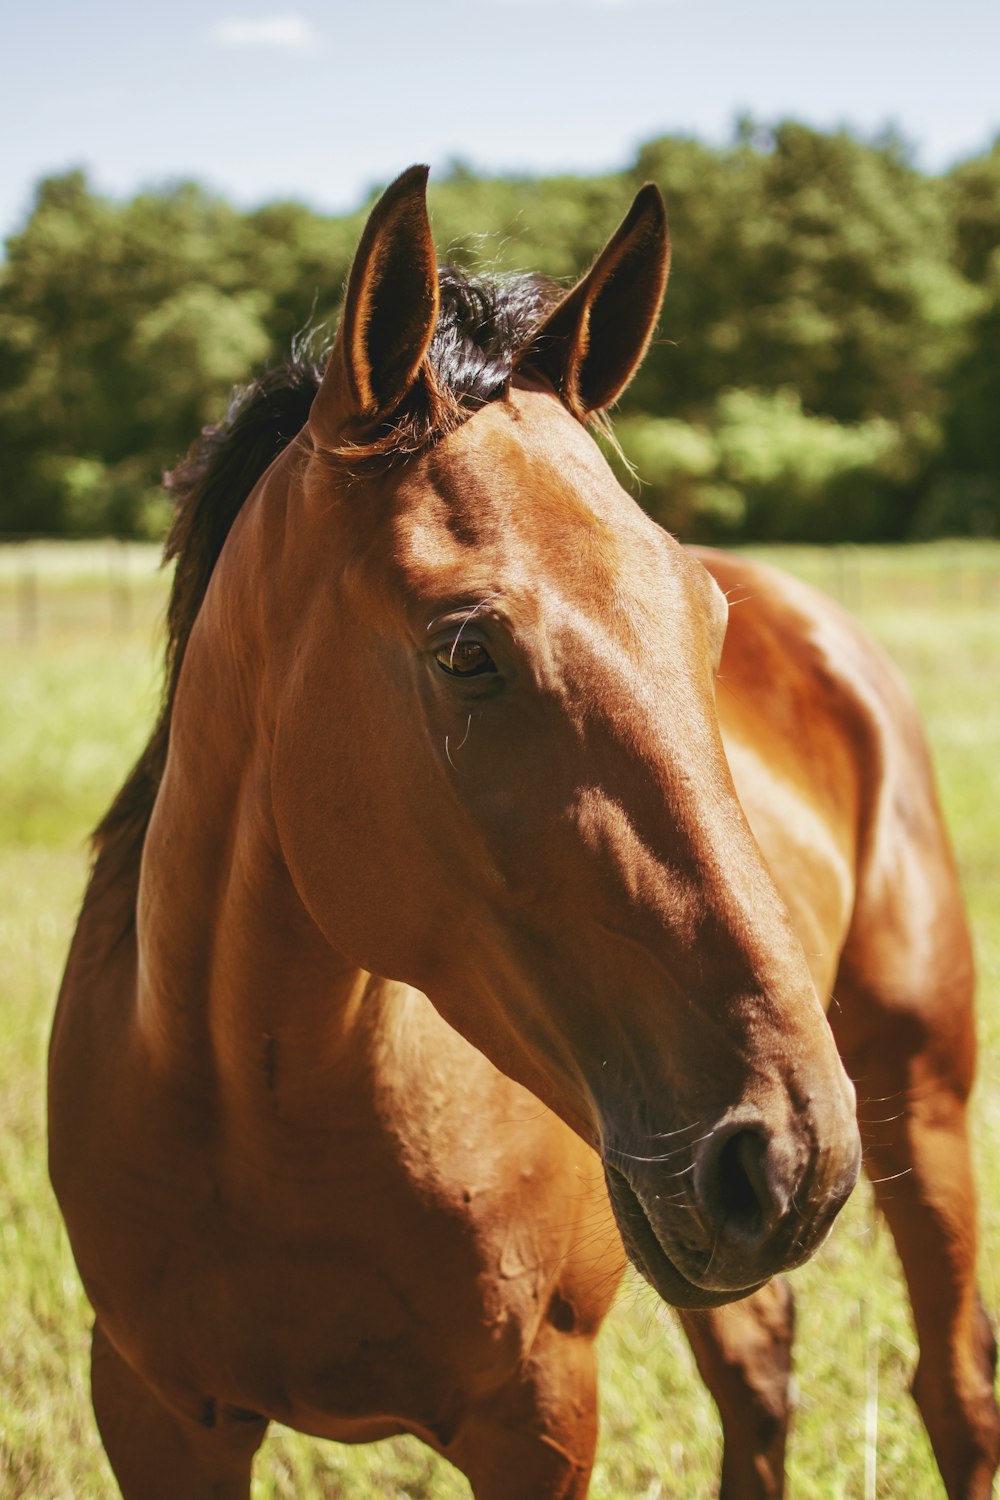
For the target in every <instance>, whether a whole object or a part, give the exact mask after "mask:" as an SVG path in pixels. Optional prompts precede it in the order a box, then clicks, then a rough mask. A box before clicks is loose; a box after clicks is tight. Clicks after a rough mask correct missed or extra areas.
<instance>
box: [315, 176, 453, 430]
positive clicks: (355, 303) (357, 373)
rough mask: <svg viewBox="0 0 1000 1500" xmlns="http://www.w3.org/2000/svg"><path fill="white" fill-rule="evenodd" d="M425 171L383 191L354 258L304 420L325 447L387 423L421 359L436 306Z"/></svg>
mask: <svg viewBox="0 0 1000 1500" xmlns="http://www.w3.org/2000/svg"><path fill="white" fill-rule="evenodd" d="M427 171H428V169H427V167H423V166H420V167H410V168H409V170H408V171H406V172H404V173H403V174H402V176H400V177H397V178H396V180H395V182H393V183H391V184H390V186H389V187H387V188H386V190H385V192H384V193H383V194H382V196H381V198H380V199H379V200H378V202H377V203H376V205H375V207H374V208H373V209H372V211H371V215H370V216H369V219H368V222H367V224H366V225H365V229H364V233H363V234H362V236H361V241H360V243H359V245H358V248H357V250H356V252H355V255H354V262H353V264H352V266H351V274H350V276H349V277H348V281H347V295H346V297H345V299H344V311H343V314H342V315H341V319H340V328H339V330H338V333H337V337H336V340H335V342H334V345H333V349H332V350H331V353H330V360H329V364H328V365H327V368H326V372H325V374H324V376H323V380H322V383H321V385H320V388H319V391H318V392H317V395H316V400H315V401H314V403H313V409H312V412H311V414H310V418H309V422H310V426H311V427H312V429H313V431H314V433H315V435H316V437H317V439H318V440H319V441H320V442H323V443H327V444H329V445H330V446H335V445H336V444H337V443H338V442H339V441H342V440H343V438H344V437H345V436H346V437H348V438H349V437H350V436H351V435H352V434H362V433H364V432H365V431H366V430H371V429H372V428H374V427H376V426H378V424H379V423H380V422H381V421H384V420H385V418H387V417H389V416H391V415H392V413H393V411H394V410H395V409H396V408H397V407H398V406H399V405H400V403H401V402H402V401H403V400H404V399H405V397H406V396H407V395H408V394H409V392H410V390H411V388H412V387H413V386H414V384H415V383H416V380H417V377H418V374H419V372H420V367H421V365H422V364H423V361H424V357H425V356H426V354H427V349H428V346H429V344H430V341H431V337H432V335H433V333H434V326H435V324H436V322H437V315H438V300H439V293H438V276H437V261H436V256H435V252H434V241H433V239H432V238H431V226H430V222H429V220H428V217H427Z"/></svg>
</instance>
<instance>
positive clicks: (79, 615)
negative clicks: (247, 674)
mask: <svg viewBox="0 0 1000 1500" xmlns="http://www.w3.org/2000/svg"><path fill="white" fill-rule="evenodd" d="M755 555H759V554H756V553H755ZM766 555H767V556H768V557H769V558H770V559H771V560H775V561H784V562H785V563H786V564H787V565H788V566H789V567H791V568H793V569H795V570H796V571H798V572H800V573H801V574H802V575H803V576H805V577H808V578H809V579H810V580H811V581H814V582H817V583H820V584H821V585H822V586H824V587H827V588H828V589H833V590H835V591H836V592H837V593H838V594H839V595H840V596H841V597H843V598H844V599H845V602H847V603H848V604H849V605H852V606H853V607H854V608H855V609H856V610H857V611H858V612H859V613H860V615H861V617H862V618H863V619H864V621H865V623H866V624H867V625H868V626H869V628H871V629H872V630H873V631H874V633H875V634H876V635H877V636H878V637H879V638H880V639H881V640H882V641H883V642H884V643H885V644H886V645H887V646H888V648H889V650H890V651H891V652H892V654H893V656H894V657H895V659H896V660H897V662H898V663H899V665H900V666H901V667H902V669H903V671H904V673H905V674H906V675H907V677H908V678H909V680H910V681H911V684H912V686H913V688H914V691H915V693H916V696H917V698H918V701H919V703H920V705H921V708H922V710H923V712H924V714H925V716H926V719H927V723H928V727H929V731H930V735H931V739H932V742H933V745H934V749H935V753H936V756H937V761H938V766H939V772H940V780H941V788H942V796H943V800H944V804H945V807H946V810H947V814H948V817H949V819H950V821H951V824H952V827H953V830H954V834H955V840H956V846H957V850H958V854H959V861H960V866H961V870H962V875H963V879H964V881H965V885H966V889H967V893H968V897H969V905H970V910H971V912H972V915H973V918H974V921H975V926H976V937H977V947H978V955H979V965H980V972H981V992H982V998H981V1006H980V1029H981V1034H982V1039H983V1059H982V1064H981V1082H980V1086H979V1089H978V1091H977V1096H976V1103H975V1121H976V1131H975V1139H976V1152H977V1159H978V1164H979V1169H980V1173H981V1183H982V1188H983V1213H982V1218H983V1228H984V1240H985V1247H984V1255H983V1275H982V1281H983V1289H984V1292H985V1294H986V1297H987V1300H988V1302H989V1303H990V1306H991V1307H992V1309H993V1310H994V1311H995V1310H996V1308H997V1306H998V1303H1000V1068H998V1059H1000V931H998V926H997V912H998V909H1000V691H998V686H1000V628H998V623H1000V622H998V611H997V608H996V603H995V601H996V599H997V598H998V597H1000V547H996V546H994V547H989V546H977V547H975V548H956V547H948V546H941V547H922V548H906V549H900V550H899V551H892V550H889V549H873V550H872V551H870V552H864V553H862V552H859V551H858V550H857V549H838V551H837V552H836V553H831V552H822V551H819V550H818V549H801V548H797V549H789V550H787V551H784V552H782V553H778V552H777V551H776V550H771V551H769V552H768V553H767V554H766ZM29 566H30V569H33V570H34V571H33V582H32V583H30V585H29V584H28V583H26V582H25V580H26V579H27V578H28V574H29ZM116 567H117V568H118V570H119V571H118V572H117V573H116V571H115V569H116ZM123 567H124V569H125V573H124V576H125V578H126V583H127V588H126V584H123V583H122V576H123V575H122V571H121V570H122V568H123ZM164 588H165V581H164V579H163V578H162V576H160V575H158V574H157V573H156V571H155V556H154V554H153V553H152V551H151V550H149V549H142V548H133V549H130V555H129V557H128V558H126V559H125V560H124V562H123V559H122V558H121V557H120V556H118V555H117V554H116V553H114V551H113V550H112V551H110V552H109V549H108V548H107V547H106V546H105V545H104V544H95V545H94V546H93V547H91V548H66V547H59V548H54V549H51V550H50V549H48V548H41V547H35V548H34V549H33V551H32V554H31V556H30V558H29V557H28V554H26V553H23V552H19V551H17V550H16V549H2V548H0V683H2V689H0V890H2V895H3V899H2V905H0V1057H2V1069H3V1075H2V1085H0V1389H2V1391H3V1396H2V1404H0V1494H3V1495H4V1496H5V1497H6V1496H8V1495H9V1496H11V1497H31V1500H111V1497H112V1496H113V1495H114V1494H115V1493H116V1491H115V1489H114V1487H113V1485H112V1481H111V1479H110V1476H109V1472H108V1469H107V1466H106V1463H105V1460H104V1458H103V1453H102V1451H101V1448H100V1444H99V1442H98V1439H97V1436H96V1433H95V1430H94V1425H93V1420H92V1417H91V1413H90V1404H89V1395H88V1390H87V1378H88V1377H87V1343H88V1334H87V1328H88V1322H89V1318H88V1310H87V1307H86V1304H85V1301H84V1298H83V1295H82V1293H81V1291H80V1288H79V1283H78V1281H77V1278H76V1273H75V1270H74V1268H73V1264H72V1259H71V1257H70V1254H69V1249H68V1246H67V1243H66V1237H65V1234H64V1233H63V1231H62V1228H61V1225H60V1221H59V1218H58V1214H57V1212H56V1208H55V1204H54V1202H53V1199H52V1196H51V1192H50V1190H49V1187H48V1182H47V1177H46V1173H45V1160H44V1145H43V1141H44V1129H43V1126H44V1059H45V1048H46V1041H47V1032H48V1025H49V1018H50V1015H51V1008H52V1001H53V996H54V992H55V989H56V986H57V983H58V977H59V972H60V968H61V964H62V961H63V957H64V954H65V950H66V946H67V943H68V941H69V936H70V933H71V930H72V926H73V921H74V918H75V913H76V906H77V903H78V901H79V898H80V895H81V891H82V884H83V880H84V877H85V871H86V858H87V856H86V837H87V833H88V830H89V829H90V827H91V826H92V825H93V823H94V822H95V821H96V820H97V818H98V817H99V816H100V813H101V812H102V810H103V807H104V805H105V804H106V803H107V801H108V799H109V798H110V796H111V795H112V793H113V791H114V790H115V788H116V785H117V783H118V782H119V781H120V779H121V777H122V775H123V774H124V772H125V770H126V769H127V767H128V765H129V763H130V761H131V759H132V757H133V756H134V755H135V753H136V751H137V750H138V749H139V747H140V745H141V743H142V739H143V735H144V732H145V730H146V728H147V727H148V725H149V722H150V719H151V716H152V714H153V712H154V709H155V704H156V699H157V691H158V689H157V683H156V657H155V652H154V649H153V645H152V641H153V630H154V625H155V621H156V620H157V618H158V617H159V615H160V613H161V610H162V605H163V597H164ZM116 589H117V590H118V593H117V595H116V594H115V590H116ZM126 593H127V602H126ZM116 598H117V603H116V602H115V601H116ZM793 1283H794V1286H795V1289H796V1294H797V1298H798V1341H797V1385H798V1391H799V1401H798V1410H797V1414H796V1421H795V1428H794V1432H793V1438H792V1443H791V1447H790V1453H789V1495H790V1497H791V1500H838V1497H842V1500H863V1496H864V1441H865V1413H866V1402H868V1401H869V1400H870V1397H871V1389H870V1386H871V1368H872V1363H873V1361H874V1363H875V1365H876V1366H877V1370H878V1393H879V1405H878V1485H877V1494H878V1495H879V1496H880V1497H886V1500H896V1497H900V1496H908V1497H911V1500H930V1497H932V1496H936V1495H940V1494H941V1487H940V1484H939V1481H938V1479H937V1477H936V1471H935V1469H934V1467H933V1463H932V1460H931V1458H930V1454H929V1448H928V1445H927V1442H926V1439H925V1437H924V1434H923V1430H922V1428H921V1427H920V1424H919V1422H918V1421H917V1418H916V1415H915V1411H914V1409H913V1406H912V1403H911V1402H910V1399H909V1396H908V1394H907V1386H908V1382H909V1380H910V1377H911V1375H912V1369H913V1363H914V1358H915V1347H914V1339H913V1332H912V1328H911V1325H910V1320H909V1314H908V1310H907V1307H906V1303H905V1300H904V1297H903V1294H902V1290H901V1286H900V1281H899V1275H898V1270H897V1266H896V1261H895V1254H894V1251H893V1248H892V1242H891V1239H890V1237H889V1235H888V1233H887V1231H886V1230H885V1229H884V1228H883V1227H881V1225H880V1223H879V1221H878V1219H877V1217H876V1216H875V1213H874V1210H873V1208H872V1201H871V1195H870V1192H869V1191H868V1190H867V1189H863V1190H859V1192H858V1193H856V1194H855V1197H854V1199H853V1200H852V1202H851V1203H850V1204H849V1205H848V1208H847V1209H846V1210H845V1212H844V1214H843V1215H842V1217H841V1220H840V1222H839V1223H838V1226H837V1228H836V1230H835V1232H834V1234H833V1236H832V1237H831V1239H830V1241H829V1242H828V1243H827V1245H826V1246H824V1248H823V1249H822V1250H821V1251H820V1253H819V1254H818V1255H817V1256H816V1258H815V1259H814V1260H813V1261H812V1262H811V1263H810V1265H808V1266H807V1267H806V1268H805V1269H804V1270H803V1271H801V1272H797V1273H796V1275H795V1277H794V1278H793ZM601 1351H602V1438H601V1446H600V1451H599V1455H598V1462H597V1467H596V1471H595V1476H594V1484H593V1490H592V1493H593V1495H594V1496H595V1500H626V1497H627V1500H636V1497H639V1500H709V1497H711V1496H712V1495H714V1494H715V1493H716V1490H717V1484H718V1466H719V1453H720V1446H719V1430H718V1423H717V1420H716V1416H715V1411H714V1408H713V1407H712V1405H711V1403H710V1402H709V1400H708V1398H707V1396H706V1395H705V1393H704V1391H703V1389H702V1387H701V1385H700V1383H699V1381H698V1379H697V1377H696V1375H695V1372H694V1365H693V1361H692V1359H691V1356H690V1354H689V1352H688V1350H687V1346H686V1344H685V1343H684V1341H683V1338H682V1336H681V1334H680V1332H679V1330H678V1327H677V1325H676V1323H675V1321H674V1320H673V1318H672V1317H671V1315H670V1314H669V1313H668V1312H667V1311H666V1310H665V1309H664V1308H662V1307H661V1306H660V1305H659V1304H658V1302H657V1300H656V1298H655V1297H654V1296H653V1295H652V1293H651V1292H650V1291H649V1289H648V1288H647V1287H646V1286H645V1285H644V1284H643V1283H642V1282H640V1281H639V1280H638V1279H637V1278H634V1277H632V1278H629V1279H627V1280H626V1283H625V1286H624V1289H623V1291H622V1294H621V1296H620V1299H619V1305H618V1307H617V1309H616V1311H615V1313H614V1315H613V1316H612V1318H611V1319H610V1320H609V1322H608V1325H607V1326H606V1328H605V1330H604V1332H603V1334H602V1336H601ZM468 1493H469V1491H468V1486H467V1484H466V1483H465V1481H464V1480H463V1479H461V1477H460V1476H458V1475H457V1474H455V1472H454V1471H453V1470H451V1469H449V1468H448V1467H447V1466H446V1465H444V1464H442V1463H441V1462H440V1461H439V1460H437V1459H435V1458H434V1457H433V1455H431V1454H430V1453H429V1452H428V1451H427V1450H426V1449H425V1448H423V1447H422V1446H421V1445H420V1444H418V1443H416V1442H415V1441H413V1440H401V1441H398V1442H392V1443H384V1444H378V1445H375V1446H373V1447H371V1448H368V1449H358V1450H354V1449H348V1448H340V1447H337V1446H335V1445H332V1444H318V1443H314V1442H310V1441H308V1440H306V1439H303V1438H300V1437H298V1436H296V1435H294V1434H290V1433H285V1432H282V1431H276V1432H275V1433H273V1434H272V1436H271V1437H270V1438H269V1440H268V1443H267V1446H266V1448H265V1450H264V1452H263V1454H262V1456H261V1458H260V1460H259V1461H258V1465H257V1471H256V1476H255V1480H254V1489H253V1495H254V1500H293V1497H303V1500H304V1497H311V1496H316V1497H319V1496H337V1497H338V1500H362V1497H364V1500H369V1497H372V1496H377V1497H380V1500H381V1497H385V1500H457V1497H460V1496H467V1495H468Z"/></svg>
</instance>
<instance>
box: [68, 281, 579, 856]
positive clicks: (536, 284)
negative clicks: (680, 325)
mask: <svg viewBox="0 0 1000 1500" xmlns="http://www.w3.org/2000/svg"><path fill="white" fill-rule="evenodd" d="M438 280H439V285H440V289H441V310H440V314H439V316H438V321H437V325H436V327H435V331H434V336H433V338H432V340H431V345H430V350H429V355H428V364H429V366H430V374H429V377H428V379H427V380H426V381H425V382H424V386H425V389H424V390H422V391H421V392H418V393H417V396H416V399H415V401H414V403H412V405H411V407H410V408H409V409H408V410H407V411H406V412H404V413H402V414H400V415H399V416H398V417H397V418H395V419H394V420H393V422H392V423H391V424H389V426H388V427H387V428H386V430H385V432H384V433H383V435H382V437H381V440H380V441H378V442H376V443H373V445H372V447H371V449H370V450H367V451H366V452H364V453H362V452H360V450H348V451H347V452H346V453H344V454H341V455H340V456H341V457H342V458H344V459H345V461H347V462H348V463H350V462H353V461H363V460H364V459H365V458H376V459H380V460H385V459H386V458H387V457H389V458H391V457H392V455H393V454H405V453H413V452H416V451H419V450H420V449H421V448H424V447H427V446H429V445H430V444H431V443H433V442H434V441H436V440H437V439H438V438H439V437H441V436H442V434H443V433H444V432H445V431H448V430H450V429H451V428H453V427H455V426H457V425H459V424H460V423H461V422H462V421H464V420H465V419H466V418H467V417H468V416H471V414H472V412H473V411H475V410H476V409H477V408H478V407H480V406H482V405H484V404H485V403H486V402H490V401H496V400H497V399H498V398H499V397H501V396H502V395H503V394H504V392H505V391H506V389H507V385H508V383H509V381H510V377H511V373H512V371H513V367H514V360H515V358H516V356H517V354H518V352H519V351H520V350H521V349H523V348H524V346H525V344H526V343H527V342H528V339H529V338H530V336H531V334H532V332H533V331H534V329H535V328H536V327H537V326H538V324H539V323H540V321H541V319H542V318H543V316H544V315H545V313H546V311H547V310H548V308H550V307H551V306H552V305H553V303H554V302H555V300H556V298H557V297H558V295H559V289H558V287H556V286H555V284H554V283H552V282H550V281H547V280H545V279H544V278H542V277H538V276H527V275H520V276H506V277H495V278H490V277H467V276H465V275H463V274H462V273H461V272H459V271H457V270H455V269H454V268H452V267H444V268H442V269H441V270H440V271H439V273H438ZM328 352H329V351H328V348H327V349H320V350H318V351H317V350H316V349H315V339H314V338H307V339H306V340H304V341H303V342H302V343H300V345H299V346H298V347H297V348H296V349H293V354H292V358H291V359H290V360H289V361H287V362H286V363H285V364H282V365H278V366H276V367H275V368H273V369H270V370H268V371H266V372H265V373H264V374H263V375H261V376H259V377H258V378H257V379H256V380H254V381H253V382H252V383H251V384H250V385H248V386H245V387H243V388H242V389H239V390H237V391H236V392H235V393H234V396H233V399H232V401H231V402H230V405H229V410H228V411H227V413H226V415H225V417H224V418H223V420H222V421H221V422H219V423H217V424H215V425H214V426H211V427H206V428H204V429H203V431H202V432H201V434H200V436H199V437H198V438H197V439H196V441H195V442H194V444H193V445H192V447H191V449H190V450H189V452H188V453H187V455H186V456H185V457H184V458H183V459H182V460H181V462H180V463H179V464H178V465H177V467H176V468H175V469H173V470H172V471H171V472H170V473H168V474H167V475H166V476H165V479H164V483H165V485H166V488H167V491H168V493H169V494H170V496H171V498H172V500H173V503H174V519H173V523H172V525H171V528H170V532H169V535H168V537H167V542H166V547H165V549H164V561H165V562H175V563H176V568H175V572H174V581H173V586H172V588H171V592H170V603H169V605H168V609H167V645H166V674H165V680H164V687H163V699H162V704H161V708H160V713H159V717H158V719H157V722H156V727H155V728H154V730H153V733H152V736H151V738H150V741H149V744H148V745H147V746H146V749H145V750H144V751H143V753H142V755H141V756H140V758H139V760H138V761H137V763H136V765H135V766H134V767H133V769H132V772H131V774H130V775H129V777H128V779H127V781H126V782H125V785H124V786H123V787H122V789H121V791H120V792H119V793H118V796H117V797H116V798H115V800H114V802H113V803H112V805H111V807H110V809H109V810H108V812H107V813H106V814H105V816H104V818H103V819H102V821H101V823H100V824H99V826H98V827H97V829H96V831H95V833H94V844H95V848H96V849H97V851H98V853H99V854H100V852H101V851H103V850H104V848H105V847H106V846H107V844H108V842H109V840H110V839H111V838H112V836H114V835H117V834H124V833H129V834H131V835H133V836H134V841H135V843H136V847H141V840H142V838H143V837H144V835H145V830H146V825H147V823H148V821H149V815H150V813H151V811H152V807H153V802H154V800H155V797H156V792H157V789H158V787H159V785H160V779H161V777H162V775H163V768H164V765H165V763H166V755H167V741H168V738H169V732H170V716H171V712H172V710H173V702H174V694H175V692H176V688H177V681H178V678H179V676H180V670H181V665H182V663H183V661H184V653H185V651H186V649H187V643H188V639H189V637H190V634H191V628H192V626H193V625H194V622H195V618H196V616H197V614H198V611H199V609H200V608H201V604H202V600H203V599H204V597H205V591H206V589H207V588H208V583H209V579H210V578H211V576H212V571H213V569H214V567H215V564H216V562H217V560H218V557H219V554H220V552H221V551H222V547H223V544H224V543H225V540H226V537H227V536H228V535H229V531H230V528H231V527H232V524H233V522H234V521H235V519H236V517H237V515H238V514H239V512H240V510H241V508H242V506H243V503H244V501H245V500H246V499H247V496H248V495H249V494H250V492H251V490H252V489H253V488H254V485H255V484H256V483H257V481H258V479H260V477H261V476H262V474H263V473H264V471H265V470H266V469H267V468H268V467H269V465H270V464H271V463H272V462H273V460H274V459H275V458H277V456H278V454H279V453H280V452H281V451H282V449H284V448H286V447H287V446H288V444H289V443H290V442H291V441H292V440H293V438H295V437H296V435H297V434H298V433H299V432H300V431H301V430H302V428H303V427H304V426H305V423H306V420H307V418H308V416H309V408H310V407H311V406H312V402H313V398H314V396H315V395H316V392H317V390H318V389H319V384H320V380H321V379H322V375H323V369H324V366H325V364H326V356H327V354H328ZM431 393H433V399H430V394H431ZM442 414H444V415H443V416H442Z"/></svg>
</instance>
